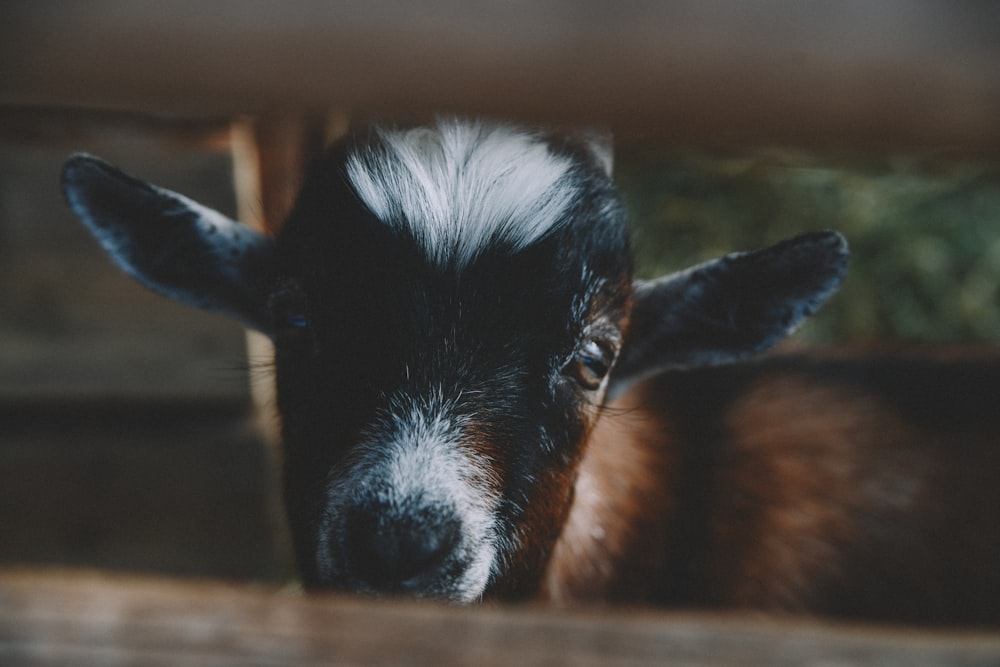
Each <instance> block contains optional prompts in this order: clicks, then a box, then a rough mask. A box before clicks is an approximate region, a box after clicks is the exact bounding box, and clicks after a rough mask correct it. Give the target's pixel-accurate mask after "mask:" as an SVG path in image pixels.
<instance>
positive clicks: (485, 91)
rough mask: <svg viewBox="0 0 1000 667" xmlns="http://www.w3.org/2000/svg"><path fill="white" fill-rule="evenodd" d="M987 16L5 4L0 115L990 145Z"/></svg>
mask: <svg viewBox="0 0 1000 667" xmlns="http://www.w3.org/2000/svg"><path fill="white" fill-rule="evenodd" d="M998 28H1000V4H997V3H989V2H954V1H952V0H907V1H903V0H891V1H889V2H869V1H868V0H836V1H835V0H817V1H814V2H792V1H790V0H762V1H760V2H753V3H746V2H742V1H741V0H689V1H676V0H675V1H673V2H645V1H642V0H592V1H590V2H585V3H572V2H558V1H556V0H537V1H531V2H527V1H519V0H518V1H515V2H510V1H500V0H492V1H486V2H475V3H468V2H462V1H461V0H431V1H422V2H421V1H416V2H399V1H398V0H369V1H368V2H349V1H348V0H292V1H286V0H282V1H278V0H259V1H255V2H242V1H238V0H217V1H215V2H203V1H201V0H173V1H172V2H169V3H137V2H129V1H128V0H94V1H93V2H87V3H66V2H58V1H57V0H8V1H7V2H4V3H2V5H0V104H8V105H12V104H13V105H46V106H53V105H54V106H70V107H88V108H105V109H123V110H135V111H144V112H159V113H174V114H190V115H196V116H204V115H213V114H214V115H219V114H221V115H229V116H232V115H234V114H239V113H252V114H259V113H262V112H271V111H276V110H277V111H286V110H288V109H307V110H317V109H318V110H325V109H327V108H328V107H329V106H330V105H332V104H335V105H342V108H348V109H349V110H351V112H352V113H353V114H358V113H360V114H365V113H369V112H373V113H392V114H400V113H402V114H408V113H419V114H423V113H426V112H429V111H442V110H444V111H458V112H466V113H485V114H491V115H501V116H510V117H514V118H521V119H537V120H544V121H557V122H558V121H566V122H584V123H601V124H609V125H611V126H613V127H615V128H616V129H617V130H618V131H619V132H622V131H634V132H639V133H641V134H643V135H644V136H647V137H650V138H657V139H669V140H671V141H673V142H685V143H695V142H697V143H705V142H720V141H725V142H729V143H733V142H737V143H757V142H782V143H797V144H807V145H813V146H827V145H833V146H850V147H872V148H877V149H883V148H906V147H913V146H920V147H934V148H941V147H945V148H948V147H956V148H959V149H962V150H965V151H977V152H979V151H986V152H993V153H995V152H997V151H998V150H1000V123H998V122H997V119H998V118H1000V74H998V69H997V63H998V62H1000V39H997V38H996V31H997V29H998Z"/></svg>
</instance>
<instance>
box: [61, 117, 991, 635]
mask: <svg viewBox="0 0 1000 667" xmlns="http://www.w3.org/2000/svg"><path fill="white" fill-rule="evenodd" d="M610 164H611V161H610V154H609V152H608V150H607V147H606V146H605V144H604V143H603V141H602V140H601V139H600V138H598V137H594V136H593V135H587V134H573V133H569V134H567V133H551V132H547V131H539V130H525V129H523V128H517V127H513V126H509V125H504V124H498V123H484V122H476V121H462V120H453V119H444V120H441V121H440V122H439V123H438V124H437V125H436V126H434V127H430V128H416V129H395V128H375V129H372V130H369V131H368V132H361V133H358V134H356V135H354V136H353V137H351V138H349V139H347V140H345V141H343V142H341V143H340V144H338V145H336V146H334V147H333V148H332V149H331V150H330V152H329V154H328V155H327V156H326V157H325V158H324V159H323V160H322V161H320V162H319V163H318V164H316V165H315V166H314V168H313V169H312V170H311V171H310V174H309V175H308V176H307V178H306V182H305V185H304V187H303V191H302V193H301V195H300V197H299V199H298V201H297V203H296V205H295V207H294V209H293V211H292V213H291V215H290V217H289V219H288V221H287V222H286V224H285V225H284V226H283V227H282V230H281V232H280V233H279V234H278V235H277V237H275V238H269V237H266V236H264V235H261V234H258V233H256V232H253V231H251V230H249V229H247V228H246V227H243V226H241V225H239V224H238V223H236V222H234V221H232V220H228V219H226V218H225V217H224V216H221V215H220V214H218V213H216V212H214V211H210V210H208V209H205V208H204V207H202V206H200V205H198V204H196V203H195V202H192V201H190V200H188V199H186V198H184V197H183V196H181V195H178V194H175V193H172V192H169V191H166V190H163V189H161V188H157V187H155V186H152V185H149V184H146V183H144V182H142V181H138V180H136V179H134V178H132V177H130V176H127V175H125V174H123V173H122V172H120V171H119V170H117V169H116V168H114V167H112V166H110V165H108V164H106V163H104V162H102V161H100V160H98V159H96V158H92V157H89V156H82V155H81V156H76V157H74V158H72V159H71V160H70V161H69V162H68V163H67V165H66V168H65V170H64V173H63V184H64V191H65V194H66V197H67V200H68V201H69V203H70V205H71V207H72V208H73V210H74V211H75V212H76V213H77V214H78V215H79V217H80V218H81V219H82V220H83V221H84V222H85V223H86V224H87V225H88V227H89V228H90V229H91V231H92V232H93V233H94V235H95V236H96V237H97V239H98V240H99V241H100V242H101V244H102V245H103V246H104V247H105V249H106V250H107V251H108V253H109V254H110V255H111V257H112V258H113V259H114V260H115V261H116V262H117V263H118V264H119V265H120V266H121V267H122V268H123V269H124V270H125V271H127V272H128V273H130V274H131V275H133V276H134V277H136V278H137V279H138V280H140V281H141V282H143V283H144V284H146V285H147V286H149V287H150V288H152V289H154V290H155V291H158V292H160V293H162V294H165V295H167V296H170V297H172V298H175V299H178V300H180V301H183V302H186V303H190V304H192V305H195V306H198V307H203V308H207V309H211V310H216V311H220V312H222V313H225V314H228V315H230V316H233V317H236V318H238V319H240V320H241V321H243V322H244V323H246V324H247V325H249V326H251V327H254V328H256V329H259V330H261V331H263V332H265V333H266V334H268V335H269V336H270V337H271V339H272V340H273V341H274V344H275V350H276V354H275V373H276V384H277V402H278V410H279V412H280V416H281V420H282V435H283V447H284V451H283V454H284V456H283V458H284V467H285V469H284V479H285V482H284V497H285V505H286V509H287V514H288V519H289V524H290V526H291V532H292V536H293V540H294V542H295V545H294V546H295V551H296V554H297V556H298V563H299V569H300V572H301V576H302V578H303V581H304V583H305V584H306V585H307V586H308V587H311V588H330V587H332V588H337V589H342V590H351V591H358V592H365V593H377V594H382V593H401V594H408V595H415V596H428V597H438V598H446V599H452V600H457V601H475V600H478V599H481V598H483V597H487V596H489V597H500V598H508V599H511V598H514V599H516V598H524V597H528V596H536V595H543V596H547V597H549V598H551V599H553V600H574V599H590V600H594V599H602V600H603V599H617V600H631V601H638V600H645V601H651V602H658V603H670V604H674V603H676V604H698V605H711V604H726V605H744V606H753V607H759V608H770V609H792V610H813V611H822V612H830V613H843V614H853V615H864V614H866V613H869V614H872V615H883V614H884V615H887V616H893V615H895V616H899V617H910V616H912V617H913V618H922V619H930V620H935V619H938V618H940V619H948V618H970V619H972V618H992V619H995V618H996V609H997V606H996V603H995V602H993V600H998V599H1000V595H997V593H998V590H997V588H998V586H997V578H996V573H995V568H993V567H991V565H987V564H986V563H990V564H992V563H993V562H996V556H997V547H996V537H995V535H996V529H997V525H996V524H997V523H998V521H997V513H998V503H997V502H996V500H997V497H996V489H995V488H992V487H991V485H990V484H989V481H990V480H989V479H984V477H986V476H988V475H989V471H991V470H995V467H990V464H991V463H995V462H996V448H995V447H991V445H992V443H991V442H988V440H989V439H988V438H987V437H986V436H985V435H982V436H981V437H980V435H978V434H976V435H975V436H974V437H973V434H974V430H973V427H972V426H971V425H972V424H979V423H981V424H986V423H992V422H990V421H989V419H990V418H991V415H990V414H989V410H981V411H978V412H970V413H969V414H968V417H969V418H968V420H965V421H963V420H958V419H955V420H953V421H954V424H953V426H954V429H953V430H952V431H947V429H942V430H938V431H933V430H929V429H922V428H921V427H920V426H917V424H920V423H921V422H920V421H919V420H916V421H914V419H915V418H916V417H921V416H923V417H925V418H930V415H931V414H932V413H934V412H941V414H945V413H944V412H943V409H942V408H940V407H939V405H938V404H933V405H932V406H931V407H929V408H928V409H927V410H926V414H924V415H921V414H915V415H912V417H913V418H914V419H907V417H906V416H905V415H902V414H901V413H899V412H898V411H894V408H897V407H898V405H897V402H898V401H902V400H903V399H904V398H905V391H904V392H903V393H902V394H899V396H898V397H897V399H898V400H897V399H894V398H892V394H891V392H888V393H884V394H883V393H881V392H877V391H873V390H872V386H870V385H866V384H862V385H858V386H853V385H852V384H851V381H849V379H848V378H847V375H849V374H850V373H848V369H849V368H856V369H860V368H861V366H859V365H858V364H859V362H846V361H845V362H838V363H837V364H833V362H830V363H829V364H826V363H818V362H817V363H811V362H810V363H811V365H810V364H806V365H802V364H799V365H798V366H796V367H793V366H791V365H790V364H788V363H787V362H783V361H779V360H778V359H777V358H775V359H768V360H767V361H762V362H759V363H736V362H743V361H744V360H746V359H750V358H752V357H754V356H755V355H757V354H758V353H760V352H763V351H764V350H766V349H767V348H769V347H770V346H772V345H773V344H775V343H777V342H778V341H779V340H781V339H782V338H783V337H785V336H786V335H787V334H788V333H789V332H790V331H792V330H793V329H794V328H795V327H796V326H797V325H798V324H799V323H800V322H801V321H802V320H803V319H804V318H805V317H807V316H808V315H809V314H810V313H812V312H813V311H814V310H815V308H817V307H818V306H819V304H820V303H821V302H822V301H823V300H824V299H825V298H827V297H828V296H829V295H830V294H831V293H832V292H833V291H835V289H836V288H837V286H838V285H839V284H840V281H841V279H842V277H843V275H844V272H845V270H846V265H847V248H846V244H845V242H844V240H843V239H842V238H841V237H840V235H839V234H836V233H834V232H813V233H809V234H805V235H803V236H800V237H797V238H795V239H791V240H788V241H784V242H782V243H779V244H777V245H774V246H771V247H769V248H764V249H762V250H757V251H754V252H748V253H737V254H733V255H728V256H726V257H722V258H720V259H717V260H714V261H711V262H706V263H705V264H702V265H699V266H696V267H693V268H690V269H687V270H684V271H681V272H678V273H675V274H671V275H668V276H665V277H663V278H660V279H658V280H655V281H651V282H633V277H632V265H631V255H630V252H629V247H628V234H627V231H626V227H625V224H624V219H623V217H624V216H623V213H622V207H621V205H620V203H619V200H618V198H617V195H616V193H615V190H614V186H613V183H612V180H611V176H610ZM852 364H853V366H852ZM897 370H898V369H897ZM899 372H902V371H901V370H900V371H899ZM883 376H884V377H883ZM892 376H893V371H892V367H888V370H885V371H884V372H882V371H880V372H879V373H877V374H876V375H874V376H872V378H871V379H872V380H873V382H875V384H878V383H879V382H886V381H887V380H886V379H884V378H891V377H892ZM879 378H883V379H879ZM973 379H977V378H973ZM983 381H984V382H986V380H985V379H984V380H983ZM990 382H992V380H990ZM925 384H926V383H925ZM908 386H909V385H905V384H904V386H903V389H906V388H907V387H908ZM988 386H996V385H995V384H990V385H988ZM956 395H957V394H956ZM904 402H905V401H904ZM978 404H979V403H977V405H978ZM966 433H968V434H969V437H968V441H967V442H964V443H963V442H962V439H963V438H964V437H965V436H964V434H966ZM956 442H957V443H959V444H955V443H956ZM980 466H981V467H980ZM976 474H978V475H979V478H978V479H972V481H969V482H968V484H967V483H966V482H967V481H968V480H967V478H969V477H970V476H971V477H972V478H975V477H976ZM982 482H986V483H985V484H982ZM974 483H975V484H974ZM973 486H975V487H976V488H977V489H978V490H976V491H973ZM992 486H995V485H992ZM979 487H985V488H979ZM977 493H982V494H984V495H983V498H984V502H983V504H981V505H977V504H976V503H975V502H974V500H975V499H974V498H973V496H975V495H976V494H977ZM989 494H992V495H989ZM956 512H958V513H959V514H958V515H957V516H956V514H955V513H956ZM959 522H967V523H964V524H962V525H959ZM966 526H967V527H968V531H971V532H967V531H966ZM977 533H978V534H977ZM948 536H954V537H955V539H956V541H955V543H954V544H952V545H949V546H950V547H953V548H952V549H951V550H939V549H938V548H937V547H939V546H940V545H939V544H934V542H935V540H940V542H942V543H943V542H945V540H946V538H947V537H948ZM991 536H992V537H991ZM928 544H930V545H931V547H934V548H933V549H931V548H930V547H929V548H928V551H927V555H924V553H923V552H921V551H920V549H921V548H922V546H921V545H928ZM959 548H961V549H962V550H963V551H964V553H963V557H962V559H961V560H960V561H957V560H952V561H950V565H952V567H953V570H952V571H948V568H947V567H945V565H944V561H943V560H941V559H939V558H938V557H937V555H936V554H938V553H942V554H944V553H947V554H950V555H954V554H955V553H956V551H957V550H958V549H959ZM932 551H933V552H934V553H933V554H932V553H931V552H932ZM907 559H908V560H907ZM903 561H905V563H903V564H905V565H908V566H909V567H906V568H904V567H903V564H901V563H902V562H903ZM946 575H947V576H946ZM970 582H972V583H970ZM975 582H978V583H979V584H980V585H981V586H983V587H985V589H986V590H988V591H989V595H987V596H985V597H986V598H988V600H989V601H988V602H982V603H981V605H980V606H978V607H977V606H976V605H974V604H972V603H971V602H969V600H970V599H971V595H972V593H971V591H972V589H974V588H975ZM910 602H913V604H912V606H911V605H910ZM918 603H919V604H918Z"/></svg>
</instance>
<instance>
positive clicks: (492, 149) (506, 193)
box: [347, 120, 576, 268]
mask: <svg viewBox="0 0 1000 667" xmlns="http://www.w3.org/2000/svg"><path fill="white" fill-rule="evenodd" d="M378 134H379V137H380V139H381V141H380V142H378V143H376V144H375V145H374V146H373V147H371V148H368V149H365V150H361V151H359V152H357V153H355V154H353V155H352V156H351V157H350V158H349V159H348V161H347V175H348V178H349V179H350V181H351V183H352V185H353V186H354V188H355V190H356V191H357V193H358V196H359V197H360V198H361V200H362V201H363V202H364V203H365V204H366V205H367V206H368V208H369V209H371V211H372V212H373V213H374V214H375V215H376V216H377V217H378V218H379V219H380V220H382V221H383V222H384V223H385V224H387V225H390V226H392V227H394V228H403V227H405V228H408V229H409V231H410V233H412V234H413V236H414V237H415V238H416V239H417V241H418V242H419V243H420V245H421V246H422V247H423V248H424V251H425V252H426V253H427V256H428V258H429V259H430V260H431V261H432V262H434V263H435V264H438V265H448V264H451V263H454V264H455V265H456V266H458V267H459V268H461V267H462V266H465V265H467V264H468V263H469V262H471V261H472V260H473V259H475V257H476V256H477V255H478V254H480V253H481V252H482V251H483V250H484V249H485V248H487V247H489V246H491V245H493V244H499V245H501V246H506V247H509V248H511V249H512V250H514V251H517V250H521V249H523V248H525V247H527V246H529V245H531V244H533V243H535V242H537V241H539V240H540V239H541V238H542V237H543V236H545V234H546V233H547V232H549V231H550V230H551V229H552V228H553V227H555V226H556V225H557V224H558V223H559V221H560V220H562V219H563V218H564V217H565V213H566V211H567V209H568V207H569V206H570V204H571V202H572V200H573V198H574V197H575V195H576V186H575V184H574V181H573V179H572V178H571V177H570V176H571V174H570V172H571V169H572V166H573V163H572V161H571V160H570V159H569V158H568V157H564V156H560V155H556V154H554V153H552V152H551V151H550V150H549V147H548V146H547V145H546V144H545V143H544V142H542V141H540V140H539V138H538V137H537V136H535V135H533V134H531V133H530V132H526V131H524V130H519V129H517V128H515V127H512V126H508V125H502V124H487V123H483V122H466V121H459V120H441V121H439V122H438V124H437V126H436V127H435V128H420V129H412V130H387V129H380V130H378Z"/></svg>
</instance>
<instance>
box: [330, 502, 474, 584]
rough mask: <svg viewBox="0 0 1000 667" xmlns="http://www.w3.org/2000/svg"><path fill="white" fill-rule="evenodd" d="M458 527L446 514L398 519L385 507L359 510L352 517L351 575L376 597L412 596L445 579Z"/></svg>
mask: <svg viewBox="0 0 1000 667" xmlns="http://www.w3.org/2000/svg"><path fill="white" fill-rule="evenodd" d="M460 537H461V534H460V525H459V522H458V521H457V520H455V519H453V518H449V517H448V516H447V515H442V513H441V512H424V513H421V514H416V515H413V516H397V515H395V513H394V512H392V511H390V510H388V509H387V508H384V507H355V508H353V509H352V510H351V511H350V513H349V514H348V516H347V525H346V534H345V539H346V545H345V546H346V552H347V557H348V559H349V569H350V570H351V572H352V574H354V576H356V577H357V578H359V579H360V580H362V581H363V582H365V583H366V584H368V585H369V586H371V587H372V588H373V589H375V590H377V591H387V592H391V591H398V590H413V589H419V588H420V582H421V581H422V580H424V579H428V580H429V581H428V582H427V583H433V582H434V581H435V580H436V575H441V574H443V573H444V571H445V570H446V567H447V561H448V557H449V555H451V553H452V552H453V551H454V549H455V547H456V546H457V545H458V542H459V539H460Z"/></svg>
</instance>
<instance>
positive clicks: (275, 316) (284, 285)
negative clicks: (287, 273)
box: [268, 280, 311, 339]
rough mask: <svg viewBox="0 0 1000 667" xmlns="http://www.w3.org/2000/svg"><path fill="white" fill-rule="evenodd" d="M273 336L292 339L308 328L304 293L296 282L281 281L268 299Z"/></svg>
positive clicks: (307, 312) (308, 321)
mask: <svg viewBox="0 0 1000 667" xmlns="http://www.w3.org/2000/svg"><path fill="white" fill-rule="evenodd" d="M268 307H269V309H270V311H271V320H272V322H274V332H275V336H276V337H278V338H283V339H294V338H296V337H298V336H299V335H301V334H302V333H303V332H305V331H306V330H308V329H309V326H310V324H311V323H310V320H309V308H308V303H307V300H306V295H305V293H304V292H303V291H302V289H301V288H300V287H299V286H298V284H297V283H295V282H294V281H291V280H286V281H282V282H281V283H279V285H278V287H277V289H275V290H274V292H273V293H272V294H271V297H270V299H269V300H268Z"/></svg>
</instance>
